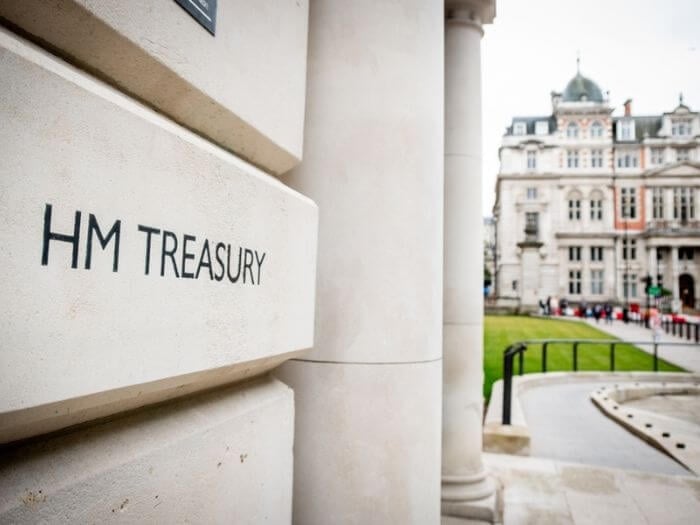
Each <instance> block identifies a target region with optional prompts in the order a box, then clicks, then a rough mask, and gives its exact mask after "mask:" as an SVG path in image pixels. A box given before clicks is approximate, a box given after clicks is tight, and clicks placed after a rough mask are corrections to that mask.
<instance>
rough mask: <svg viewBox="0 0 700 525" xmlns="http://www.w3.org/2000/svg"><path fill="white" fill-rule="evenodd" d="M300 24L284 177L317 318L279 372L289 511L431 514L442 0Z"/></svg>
mask: <svg viewBox="0 0 700 525" xmlns="http://www.w3.org/2000/svg"><path fill="white" fill-rule="evenodd" d="M309 24H310V31H309V53H308V57H309V58H308V60H309V62H308V77H307V82H308V84H307V104H306V121H305V131H304V156H303V161H302V163H301V165H300V167H299V168H297V169H295V170H293V172H292V173H291V174H290V175H288V176H287V177H285V178H284V180H285V182H288V183H289V184H290V185H291V186H292V187H294V188H297V189H299V190H300V191H301V192H302V193H303V194H304V195H308V196H309V197H311V198H312V199H313V200H314V201H315V202H316V203H317V204H318V207H319V249H318V270H317V291H316V330H315V341H314V347H313V349H312V350H311V351H310V352H309V353H308V354H306V355H305V356H304V358H303V359H300V360H293V361H290V362H288V363H286V364H285V365H284V366H283V367H282V370H281V371H280V372H279V374H278V377H279V378H280V379H282V380H283V381H285V382H286V383H287V384H289V385H291V386H292V388H293V389H294V395H295V401H296V415H295V441H294V461H295V463H294V505H293V507H294V511H293V512H294V522H295V523H297V524H299V525H314V524H327V523H334V524H356V523H357V524H364V523H368V524H370V523H400V524H416V525H422V524H427V525H437V524H438V523H439V522H440V429H441V425H440V421H441V390H442V388H441V387H442V381H441V374H442V347H441V335H442V330H441V328H442V246H443V243H442V223H443V169H444V168H443V144H444V141H443V131H444V129H443V122H444V115H443V93H444V77H443V68H444V65H443V60H442V57H443V54H444V12H443V9H442V4H441V3H436V2H426V1H425V0H402V1H401V2H396V1H394V0H391V1H390V0H352V1H334V2H330V1H320V0H319V1H313V2H311V3H310V18H309ZM480 231H481V229H479V232H480ZM479 253H481V251H480V250H479ZM479 275H481V272H480V273H479Z"/></svg>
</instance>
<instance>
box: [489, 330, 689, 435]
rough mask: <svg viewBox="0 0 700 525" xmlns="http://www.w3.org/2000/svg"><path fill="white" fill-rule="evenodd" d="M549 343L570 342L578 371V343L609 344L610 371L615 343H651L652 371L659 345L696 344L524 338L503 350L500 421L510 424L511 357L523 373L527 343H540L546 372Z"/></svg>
mask: <svg viewBox="0 0 700 525" xmlns="http://www.w3.org/2000/svg"><path fill="white" fill-rule="evenodd" d="M550 344H571V345H572V347H571V348H572V354H573V355H572V357H573V371H574V372H577V371H578V350H579V345H582V344H585V345H609V346H610V371H611V372H614V371H615V348H616V347H617V345H621V344H629V345H637V346H642V345H653V346H654V350H653V354H652V363H653V370H654V372H658V371H659V345H664V346H697V345H696V344H694V343H679V342H676V341H672V342H669V343H667V342H661V341H630V340H623V339H557V338H552V339H526V340H524V341H518V342H516V343H513V344H511V345H510V346H508V348H506V349H505V350H504V351H503V413H502V417H501V422H502V423H503V424H504V425H510V416H511V401H512V397H513V395H512V390H513V359H514V358H515V356H516V355H517V356H518V375H523V370H524V366H523V365H524V357H525V352H527V348H528V345H541V348H542V354H541V355H542V372H547V348H548V346H549V345H550Z"/></svg>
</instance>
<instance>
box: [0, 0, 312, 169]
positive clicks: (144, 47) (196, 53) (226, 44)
mask: <svg viewBox="0 0 700 525" xmlns="http://www.w3.org/2000/svg"><path fill="white" fill-rule="evenodd" d="M217 4H218V5H217V9H216V35H215V36H213V35H211V34H210V33H209V32H207V30H206V29H204V28H203V27H201V26H200V25H199V24H198V23H197V22H196V21H195V20H194V19H193V18H192V17H191V16H190V15H189V14H188V13H187V12H186V11H185V10H184V9H182V8H181V7H180V6H179V5H178V4H177V2H175V1H174V0H148V1H147V2H144V1H142V0H119V1H118V2H103V1H98V2H95V1H93V0H50V1H39V0H30V1H26V0H6V1H3V2H0V17H2V18H4V19H5V20H6V21H7V22H8V23H9V24H11V25H13V26H15V27H17V28H18V30H21V31H23V32H25V34H27V35H28V36H30V37H31V38H32V39H34V40H36V41H38V42H41V43H42V45H46V46H48V47H49V48H51V49H53V50H55V52H56V53H57V54H58V55H60V56H62V57H65V58H66V59H67V60H69V61H71V62H73V63H75V64H77V65H79V66H80V67H82V68H84V69H87V70H89V71H92V72H93V73H95V74H96V75H97V76H99V77H100V78H103V79H105V80H107V82H109V83H110V84H112V85H115V86H117V87H118V88H119V89H121V90H122V91H124V92H127V93H130V94H132V95H133V96H134V97H136V98H138V99H140V100H143V101H144V102H145V103H147V104H148V105H150V106H152V107H154V108H156V109H157V110H158V111H160V112H162V113H164V114H166V115H168V116H170V117H172V118H173V119H175V120H177V121H178V122H180V123H182V124H183V125H184V126H186V127H188V128H190V129H194V130H196V131H197V132H198V133H200V134H202V135H204V136H206V137H209V138H210V139H211V140H212V141H214V142H216V143H218V144H221V145H222V146H224V147H226V148H227V149H230V150H232V151H234V152H235V153H236V154H237V155H239V156H241V157H243V158H246V159H248V160H250V161H251V162H253V163H255V164H256V165H260V166H263V167H264V168H265V169H266V170H269V171H271V172H273V173H283V172H285V171H287V170H288V169H290V168H291V167H293V166H294V165H295V164H297V163H298V162H299V161H300V160H301V154H302V145H303V128H304V104H305V99H306V43H307V25H308V10H309V7H308V0H255V1H254V2H250V1H248V0H219V1H218V2H217Z"/></svg>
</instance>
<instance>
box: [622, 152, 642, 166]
mask: <svg viewBox="0 0 700 525" xmlns="http://www.w3.org/2000/svg"><path fill="white" fill-rule="evenodd" d="M638 164H639V160H638V155H637V152H636V151H626V152H624V153H618V155H617V167H618V168H636V167H637V165H638Z"/></svg>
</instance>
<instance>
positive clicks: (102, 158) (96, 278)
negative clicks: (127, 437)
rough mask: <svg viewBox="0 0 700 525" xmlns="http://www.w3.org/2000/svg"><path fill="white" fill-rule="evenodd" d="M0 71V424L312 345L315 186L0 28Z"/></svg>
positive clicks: (245, 371)
mask: <svg viewBox="0 0 700 525" xmlns="http://www.w3.org/2000/svg"><path fill="white" fill-rule="evenodd" d="M175 7H177V5H175ZM178 9H179V7H178ZM0 71H1V74H0V119H1V120H2V126H0V154H1V155H2V159H3V161H2V163H1V164H0V243H1V244H2V246H3V249H2V251H0V265H1V266H2V268H3V272H2V275H1V276H0V286H1V287H2V289H3V290H4V297H5V300H4V301H2V304H1V305H0V333H2V336H3V340H2V343H1V344H2V352H0V366H1V367H2V369H3V370H4V371H5V373H4V375H3V380H2V382H0V441H9V440H12V439H18V438H20V437H26V436H27V435H31V434H33V433H37V432H44V431H48V430H53V429H55V428H60V427H61V426H64V425H65V424H66V421H63V422H53V423H51V424H49V425H48V426H42V427H41V428H38V427H37V428H33V427H32V425H35V424H37V421H38V420H45V419H46V417H47V415H46V414H40V415H37V413H32V411H33V410H35V409H37V407H41V406H42V405H43V406H46V405H49V404H52V403H53V404H55V403H62V402H65V403H64V404H62V405H52V408H53V410H54V415H57V416H58V415H60V414H69V413H73V414H75V412H76V411H80V410H83V411H84V410H87V409H91V408H95V407H97V406H107V405H109V406H110V407H111V408H110V409H109V411H108V412H114V411H119V410H122V409H127V408H133V404H134V403H133V402H130V403H131V404H129V403H124V404H123V405H120V403H121V402H122V401H123V400H125V399H127V398H128V399H131V400H132V401H133V400H134V399H136V401H135V404H137V405H138V403H139V401H138V399H137V398H139V396H142V395H143V396H144V399H145V397H146V395H147V394H148V395H150V396H151V397H150V399H149V401H143V403H144V404H145V403H146V402H155V401H158V400H159V396H160V398H163V397H166V392H168V394H167V396H172V395H176V391H177V390H178V389H182V390H183V391H192V390H196V389H198V388H206V387H210V386H213V385H214V384H220V383H222V382H226V381H233V380H238V379H241V378H242V377H246V376H250V375H254V374H256V373H258V374H259V373H262V372H264V371H265V370H266V369H269V368H270V367H273V366H275V365H277V364H278V363H279V362H280V360H282V359H284V358H286V357H289V356H291V355H297V354H298V353H299V352H300V351H301V350H303V349H306V348H309V347H311V346H312V344H313V320H314V292H315V267H316V239H317V208H316V206H315V204H314V203H313V202H312V201H310V200H309V199H307V198H305V197H303V196H301V195H300V194H298V193H296V192H294V191H292V190H290V189H289V188H287V187H286V186H284V185H283V184H281V183H280V182H279V181H277V180H276V179H274V178H273V177H271V176H269V175H266V174H264V173H262V172H261V171H260V170H258V169H256V168H254V167H252V166H251V165H250V164H247V163H246V162H244V161H241V160H240V159H238V158H236V157H235V156H233V155H231V154H229V153H227V152H225V151H223V150H221V149H220V148H218V147H215V146H213V145H211V144H210V143H208V142H206V141H204V140H202V139H201V138H199V137H197V136H195V135H194V134H192V133H190V132H188V131H186V130H185V129H183V128H182V127H180V126H178V125H176V124H174V123H173V122H172V121H169V120H167V119H166V118H163V117H162V116H160V115H157V114H156V113H154V112H153V111H151V110H148V109H146V108H145V107H144V106H142V105H140V104H137V103H135V102H134V101H132V100H131V99H129V98H128V97H125V96H124V95H122V94H120V93H118V92H116V91H115V90H113V89H112V88H110V87H108V86H106V85H105V84H103V83H101V82H99V81H96V80H94V79H92V78H90V77H88V76H87V75H85V74H83V73H81V72H79V71H77V70H76V69H74V68H72V67H71V66H68V65H66V64H65V63H63V62H62V61H60V60H57V59H56V58H54V57H53V56H51V55H49V54H47V53H46V52H44V51H42V50H40V49H38V48H36V47H35V46H33V45H31V44H28V43H26V41H23V40H22V39H20V38H17V37H16V36H14V35H13V34H12V33H10V32H8V31H6V30H4V29H2V30H0ZM78 212H80V222H79V227H77V228H76V225H78ZM118 221H119V222H118ZM149 228H150V229H151V230H149ZM117 230H118V233H117ZM156 230H157V231H156ZM76 232H77V234H78V237H79V242H77V243H75V242H73V240H75V238H76ZM166 232H169V233H166ZM110 233H111V234H112V236H110V235H109V234H110ZM186 235H189V236H190V237H186ZM61 236H63V237H61ZM117 237H119V249H118V256H117V249H116V240H117ZM71 239H72V240H71ZM67 241H71V242H67ZM90 242H91V244H92V246H91V247H90V249H88V245H89V244H90ZM176 245H177V248H175V246H176ZM170 254H172V255H170ZM88 268H89V269H88ZM115 270H116V271H115ZM187 277H191V278H187ZM154 392H155V394H154ZM159 392H160V393H162V395H160V394H159ZM98 394H99V395H98ZM95 395H98V397H89V396H95ZM86 396H87V397H86ZM99 415H105V414H104V413H101V414H99ZM78 419H80V418H78ZM76 422H80V421H79V420H78V421H76V420H74V419H73V420H70V421H69V423H70V424H74V423H76ZM30 427H32V428H30Z"/></svg>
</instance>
